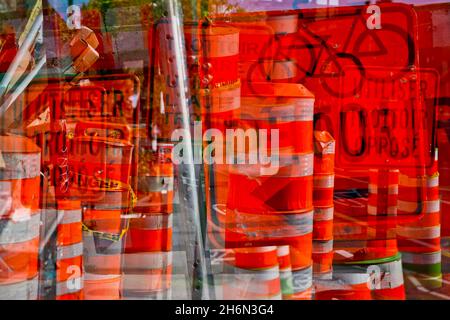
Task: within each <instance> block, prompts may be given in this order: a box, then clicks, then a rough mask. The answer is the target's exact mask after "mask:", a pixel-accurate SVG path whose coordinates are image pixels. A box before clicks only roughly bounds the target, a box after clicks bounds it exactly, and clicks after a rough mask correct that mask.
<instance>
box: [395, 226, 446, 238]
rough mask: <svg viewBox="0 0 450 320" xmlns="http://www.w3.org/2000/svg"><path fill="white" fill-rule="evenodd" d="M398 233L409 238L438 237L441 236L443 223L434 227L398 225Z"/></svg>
mask: <svg viewBox="0 0 450 320" xmlns="http://www.w3.org/2000/svg"><path fill="white" fill-rule="evenodd" d="M397 235H398V236H400V237H403V238H407V239H436V238H439V237H440V236H441V225H437V226H433V227H406V226H397Z"/></svg>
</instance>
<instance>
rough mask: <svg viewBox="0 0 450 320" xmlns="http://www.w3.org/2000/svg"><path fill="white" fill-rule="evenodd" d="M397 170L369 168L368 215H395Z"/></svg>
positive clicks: (397, 182)
mask: <svg viewBox="0 0 450 320" xmlns="http://www.w3.org/2000/svg"><path fill="white" fill-rule="evenodd" d="M398 184H399V171H398V170H374V169H371V170H369V197H368V204H367V213H368V214H369V215H374V216H380V215H396V214H397V200H398V189H399V187H398Z"/></svg>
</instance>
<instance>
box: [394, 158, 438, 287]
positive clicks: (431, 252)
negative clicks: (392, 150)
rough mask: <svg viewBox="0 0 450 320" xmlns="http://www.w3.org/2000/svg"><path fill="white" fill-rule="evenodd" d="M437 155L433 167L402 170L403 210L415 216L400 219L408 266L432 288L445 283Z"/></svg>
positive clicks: (400, 237) (399, 233)
mask: <svg viewBox="0 0 450 320" xmlns="http://www.w3.org/2000/svg"><path fill="white" fill-rule="evenodd" d="M437 163H438V159H437V156H436V158H435V161H434V163H433V166H432V167H430V168H419V169H417V170H414V171H413V170H405V171H404V172H401V173H400V187H399V198H400V199H401V201H399V214H402V215H410V216H415V218H414V219H409V220H408V221H399V223H398V225H397V239H398V245H399V250H400V251H401V253H402V257H403V267H404V269H406V270H408V271H411V272H414V273H415V277H416V278H417V279H418V281H420V282H421V283H422V285H424V286H425V287H429V288H437V287H440V286H441V285H442V282H441V279H442V268H441V210H440V205H441V200H440V196H439V174H438V172H437Z"/></svg>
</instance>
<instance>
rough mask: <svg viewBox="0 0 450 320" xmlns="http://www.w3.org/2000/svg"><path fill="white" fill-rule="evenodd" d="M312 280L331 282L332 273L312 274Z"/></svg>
mask: <svg viewBox="0 0 450 320" xmlns="http://www.w3.org/2000/svg"><path fill="white" fill-rule="evenodd" d="M313 278H314V280H315V281H316V280H331V279H333V271H327V272H314V274H313Z"/></svg>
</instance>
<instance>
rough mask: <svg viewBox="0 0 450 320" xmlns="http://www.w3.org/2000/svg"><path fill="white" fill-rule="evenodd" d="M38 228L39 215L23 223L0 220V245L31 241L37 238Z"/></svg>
mask: <svg viewBox="0 0 450 320" xmlns="http://www.w3.org/2000/svg"><path fill="white" fill-rule="evenodd" d="M39 228H40V213H36V214H34V215H32V216H31V217H29V219H28V220H24V221H18V222H14V221H12V220H4V219H3V220H0V245H7V244H13V243H21V242H26V241H30V240H33V239H35V238H36V237H38V236H39Z"/></svg>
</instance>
